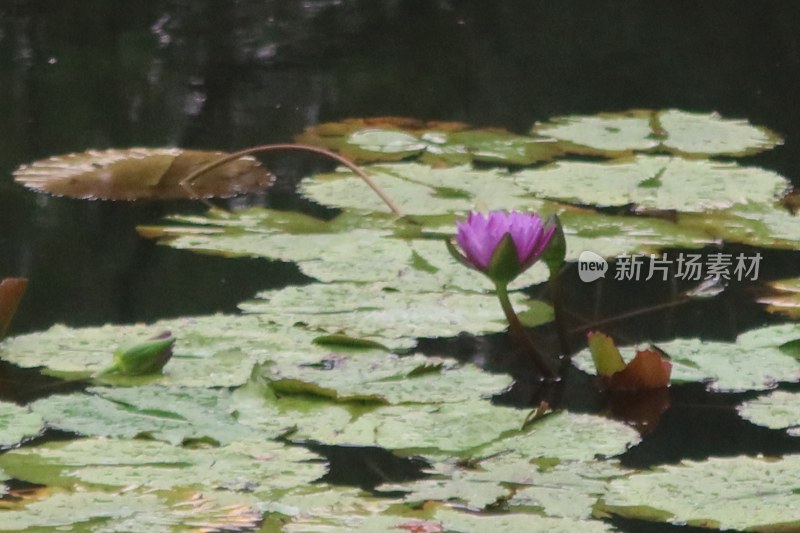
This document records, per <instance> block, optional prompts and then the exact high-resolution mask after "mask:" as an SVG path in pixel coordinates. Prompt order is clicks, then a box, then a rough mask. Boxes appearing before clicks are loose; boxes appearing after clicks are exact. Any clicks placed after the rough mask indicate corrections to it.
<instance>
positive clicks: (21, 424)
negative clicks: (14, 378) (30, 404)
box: [0, 402, 44, 479]
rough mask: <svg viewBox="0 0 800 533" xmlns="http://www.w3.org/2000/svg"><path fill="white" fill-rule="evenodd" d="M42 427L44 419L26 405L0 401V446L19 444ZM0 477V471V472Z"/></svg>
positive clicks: (0, 477) (38, 431)
mask: <svg viewBox="0 0 800 533" xmlns="http://www.w3.org/2000/svg"><path fill="white" fill-rule="evenodd" d="M42 429H44V421H43V420H42V417H40V416H39V415H38V414H36V413H33V412H31V410H30V409H28V408H27V407H21V406H19V405H16V404H13V403H9V402H0V448H6V447H10V446H14V445H16V444H19V443H20V442H22V441H23V440H25V439H27V438H30V437H34V436H36V435H38V434H39V433H40V432H41V431H42ZM0 479H2V472H0Z"/></svg>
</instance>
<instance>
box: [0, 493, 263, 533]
mask: <svg viewBox="0 0 800 533" xmlns="http://www.w3.org/2000/svg"><path fill="white" fill-rule="evenodd" d="M240 498H241V497H240ZM241 499H244V498H241ZM0 516H1V517H2V520H0V531H14V532H16V533H49V532H52V533H56V532H59V531H66V530H67V529H66V528H69V531H92V532H93V533H117V532H121V531H147V532H149V533H179V532H182V531H187V529H186V526H187V525H190V526H194V525H196V526H197V527H202V531H205V532H208V533H215V532H219V533H222V532H225V531H233V530H235V531H241V532H246V531H256V530H258V529H259V527H260V524H261V513H260V512H258V510H257V509H256V507H255V506H253V505H251V504H248V503H237V502H234V501H231V500H230V499H229V498H227V497H226V495H224V494H220V493H212V492H204V493H203V494H199V493H191V492H186V491H183V492H181V493H179V494H162V493H153V492H145V491H136V492H132V491H128V492H120V493H107V492H101V491H76V492H62V491H58V492H55V493H53V494H50V495H49V496H48V497H47V498H45V499H41V500H36V501H33V502H28V503H27V504H26V505H24V506H22V507H20V508H17V507H14V508H13V509H10V510H2V511H0Z"/></svg>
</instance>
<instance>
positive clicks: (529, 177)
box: [514, 155, 789, 213]
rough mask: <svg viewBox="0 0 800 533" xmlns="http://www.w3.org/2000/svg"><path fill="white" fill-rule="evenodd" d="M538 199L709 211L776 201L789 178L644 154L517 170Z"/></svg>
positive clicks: (729, 165) (759, 170) (517, 178)
mask: <svg viewBox="0 0 800 533" xmlns="http://www.w3.org/2000/svg"><path fill="white" fill-rule="evenodd" d="M514 179H515V181H516V183H517V184H518V185H519V186H520V187H522V188H524V189H525V190H527V191H528V192H530V193H531V194H533V195H534V196H536V197H537V198H542V199H550V200H559V201H563V202H570V203H577V204H588V205H598V206H622V205H627V204H634V205H635V206H637V207H638V208H640V209H656V210H669V209H673V210H677V211H681V212H701V213H702V212H705V211H707V210H710V209H725V208H729V207H731V206H734V205H744V204H746V203H747V202H753V203H773V202H775V201H776V200H777V199H779V198H780V196H781V195H782V194H783V193H785V191H786V190H787V188H788V187H789V182H788V181H787V180H786V179H785V178H784V177H782V176H780V175H778V174H776V173H775V172H772V171H768V170H765V169H762V168H759V167H745V166H740V165H738V164H736V163H723V162H718V161H709V160H689V159H683V158H680V157H667V156H646V155H640V156H636V157H634V158H631V159H623V160H613V161H608V162H603V163H589V162H582V161H562V162H558V163H553V164H550V165H548V166H545V167H542V168H537V169H526V170H522V171H520V172H518V173H516V174H515V175H514Z"/></svg>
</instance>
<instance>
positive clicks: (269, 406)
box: [232, 376, 374, 440]
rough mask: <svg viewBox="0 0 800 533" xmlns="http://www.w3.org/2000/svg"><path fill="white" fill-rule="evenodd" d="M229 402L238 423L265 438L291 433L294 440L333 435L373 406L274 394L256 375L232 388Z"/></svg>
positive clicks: (320, 398)
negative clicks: (252, 429)
mask: <svg viewBox="0 0 800 533" xmlns="http://www.w3.org/2000/svg"><path fill="white" fill-rule="evenodd" d="M232 402H233V414H234V416H235V417H236V420H237V421H238V422H239V423H240V424H243V425H245V426H248V427H251V428H254V429H256V430H258V431H259V432H263V434H265V435H275V434H287V435H289V434H291V436H292V438H294V439H297V440H304V439H313V438H314V436H315V435H321V434H329V433H333V432H336V431H338V430H339V429H341V428H343V427H344V426H346V425H347V424H349V423H350V422H351V421H352V420H353V419H354V418H355V417H356V416H358V415H359V414H361V413H362V412H365V411H368V410H370V409H371V408H373V407H374V404H370V405H366V406H359V405H355V404H347V403H344V404H337V403H333V402H330V401H328V400H327V399H325V398H322V397H314V396H304V395H297V394H286V395H284V394H281V395H278V394H277V393H276V392H275V390H274V389H273V388H272V387H270V386H269V385H268V384H267V383H266V382H264V380H263V379H261V378H260V376H256V377H255V378H254V379H253V380H252V381H251V382H250V383H248V384H247V385H245V386H243V387H239V388H238V389H236V390H235V391H234V392H233V397H232Z"/></svg>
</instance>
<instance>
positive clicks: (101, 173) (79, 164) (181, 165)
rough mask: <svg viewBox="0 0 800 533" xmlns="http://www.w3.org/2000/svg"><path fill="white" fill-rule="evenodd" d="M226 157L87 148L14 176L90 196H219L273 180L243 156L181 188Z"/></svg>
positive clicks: (41, 187) (32, 185) (42, 188)
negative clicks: (193, 175) (192, 175)
mask: <svg viewBox="0 0 800 533" xmlns="http://www.w3.org/2000/svg"><path fill="white" fill-rule="evenodd" d="M224 155H226V154H224V153H222V152H199V151H196V150H181V149H179V148H130V149H125V150H118V149H113V150H104V151H98V150H89V151H88V152H82V153H73V154H66V155H61V156H54V157H50V158H48V159H43V160H41V161H36V162H34V163H31V164H29V165H23V166H22V167H20V168H18V169H17V170H16V172H14V179H15V180H16V181H17V182H18V183H21V184H23V185H25V186H26V187H29V188H31V189H36V190H39V191H43V192H48V193H50V194H55V195H58V196H69V197H72V198H84V199H91V200H95V199H101V200H136V199H140V198H151V199H160V198H216V197H227V196H234V195H237V194H242V193H246V192H255V191H260V190H263V189H265V188H266V187H268V186H270V185H271V184H272V181H273V177H272V176H271V175H270V174H269V173H268V172H267V171H266V170H264V169H263V168H262V167H261V165H260V164H259V163H258V161H256V160H255V159H253V158H252V157H243V158H241V159H238V160H236V161H233V162H231V163H228V164H227V165H223V166H221V167H219V168H216V169H214V170H212V171H209V172H207V173H205V174H202V175H201V176H200V177H198V178H197V179H196V180H194V181H193V182H192V184H191V191H188V190H186V189H185V188H183V187H181V186H180V181H181V180H182V179H183V178H185V177H186V176H188V175H189V174H190V173H191V172H192V171H194V170H196V169H198V168H200V167H202V166H203V165H205V164H207V163H210V162H212V161H214V160H216V159H219V158H220V157H223V156H224Z"/></svg>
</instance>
